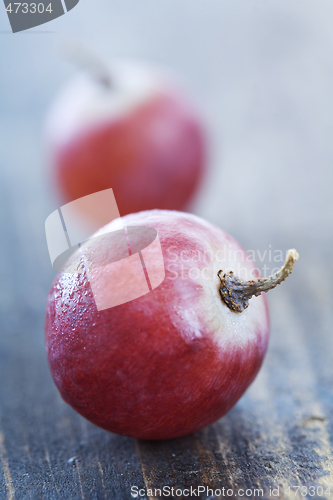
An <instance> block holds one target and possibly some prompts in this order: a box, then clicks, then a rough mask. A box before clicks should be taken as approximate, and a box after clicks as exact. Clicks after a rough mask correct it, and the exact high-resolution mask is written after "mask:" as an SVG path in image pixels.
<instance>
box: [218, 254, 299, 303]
mask: <svg viewBox="0 0 333 500" xmlns="http://www.w3.org/2000/svg"><path fill="white" fill-rule="evenodd" d="M296 260H298V253H297V252H296V250H294V249H292V250H288V252H287V257H286V260H285V262H284V264H283V266H282V267H281V269H280V270H279V271H278V272H277V273H275V274H273V275H272V276H269V277H268V278H259V279H258V280H251V281H244V280H242V279H241V278H238V277H237V276H235V275H234V272H233V271H229V272H228V273H223V271H222V270H220V271H219V272H218V273H217V275H218V277H219V278H220V281H221V286H220V295H221V299H222V300H223V302H224V303H225V304H226V305H227V306H228V307H229V309H231V310H232V311H234V312H242V311H244V309H246V308H247V307H248V306H249V300H250V298H251V297H253V296H257V295H260V294H261V292H268V290H272V289H273V288H275V287H276V285H279V284H280V283H282V281H284V280H285V279H286V278H287V276H288V275H289V274H290V273H291V271H292V270H293V267H294V264H295V262H296Z"/></svg>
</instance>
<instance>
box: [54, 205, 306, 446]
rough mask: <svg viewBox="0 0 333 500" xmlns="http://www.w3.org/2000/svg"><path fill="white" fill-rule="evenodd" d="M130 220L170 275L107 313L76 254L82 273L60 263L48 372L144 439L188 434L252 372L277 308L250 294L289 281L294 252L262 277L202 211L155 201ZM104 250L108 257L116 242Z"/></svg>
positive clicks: (90, 410) (122, 430) (81, 407)
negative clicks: (146, 230) (153, 234)
mask: <svg viewBox="0 0 333 500" xmlns="http://www.w3.org/2000/svg"><path fill="white" fill-rule="evenodd" d="M123 222H124V224H125V225H126V226H149V227H153V228H155V229H156V230H157V233H158V236H159V239H160V242H161V246H162V251H163V257H164V264H165V279H164V281H163V282H162V284H161V285H160V286H158V287H157V288H156V289H155V290H153V291H151V292H150V293H147V294H146V295H144V296H142V297H140V298H138V299H135V300H132V301H131V302H128V303H125V304H122V305H118V306H116V307H113V308H110V309H106V310H102V311H98V310H97V308H96V305H95V301H94V297H93V294H92V290H91V287H90V284H89V281H88V279H87V274H86V273H85V270H84V267H83V264H80V263H79V259H80V256H76V257H75V258H76V259H77V261H78V262H77V265H78V266H79V268H80V269H81V271H82V272H81V273H79V274H69V273H65V272H62V273H59V274H58V276H57V277H56V279H55V281H54V283H53V286H52V288H51V290H50V293H49V297H48V304H47V316H46V346H47V354H48V360H49V364H50V368H51V372H52V375H53V378H54V381H55V383H56V385H57V387H58V389H59V391H60V393H61V395H62V397H63V399H64V400H65V401H66V402H67V403H69V404H70V405H71V406H72V407H73V408H75V409H76V410H77V411H78V412H79V413H80V414H81V415H83V416H84V417H86V418H87V419H88V420H90V421H91V422H93V423H95V424H97V425H99V426H101V427H103V428H104V429H107V430H109V431H112V432H116V433H118V434H123V435H126V436H132V437H136V438H142V439H167V438H174V437H178V436H183V435H186V434H189V433H191V432H194V431H196V430H198V429H200V428H202V427H204V426H206V425H207V424H210V423H212V422H214V421H216V420H217V419H218V418H220V417H221V416H222V415H224V414H225V413H226V412H227V411H228V410H230V408H231V407H232V406H233V405H234V404H235V403H236V402H237V401H238V399H239V398H240V397H241V396H242V394H243V393H244V392H245V390H246V389H247V388H248V387H249V385H250V384H251V382H252V381H253V380H254V378H255V376H256V375H257V373H258V371H259V369H260V366H261V364H262V361H263V358H264V355H265V352H266V349H267V343H268V335H269V317H268V310H267V304H266V299H265V296H264V295H259V296H257V297H253V298H250V297H251V295H255V294H259V293H260V290H267V289H269V288H272V287H274V286H275V285H276V284H277V283H279V282H280V281H282V280H283V279H284V278H285V277H286V275H288V274H289V272H290V271H291V269H292V265H293V263H294V261H295V260H296V259H297V253H296V252H295V251H291V252H289V254H288V255H289V257H288V259H287V261H286V265H285V267H284V269H283V270H282V271H281V272H280V273H277V275H276V276H275V277H273V279H270V280H261V281H256V282H254V281H253V278H255V279H256V278H257V277H258V273H257V271H256V270H255V268H254V267H253V264H252V263H251V262H250V261H249V259H247V255H246V253H245V251H244V250H243V249H242V248H241V246H240V245H239V244H238V243H237V242H236V241H235V240H234V239H233V238H232V237H230V236H229V235H228V234H226V233H225V232H223V231H222V230H221V229H219V228H218V227H216V226H213V225H212V224H210V223H208V222H206V221H204V220H203V219H200V218H198V217H196V216H194V215H190V214H184V213H181V212H173V211H160V210H152V211H147V212H140V213H137V214H131V215H128V216H126V217H123ZM112 227H113V223H110V225H109V229H110V231H111V230H112ZM95 250H96V253H97V255H98V254H100V255H102V256H103V259H104V260H105V257H106V256H107V254H108V251H109V249H108V248H107V245H105V244H99V245H98V246H97V247H96V249H95ZM80 266H81V267H80ZM219 270H223V271H221V272H219V273H218V271H219ZM231 271H234V272H235V274H232V273H231ZM218 274H219V275H218ZM124 279H125V280H126V277H124ZM242 280H252V281H250V283H245V282H243V281H242ZM128 287H131V280H128ZM237 311H238V312H237Z"/></svg>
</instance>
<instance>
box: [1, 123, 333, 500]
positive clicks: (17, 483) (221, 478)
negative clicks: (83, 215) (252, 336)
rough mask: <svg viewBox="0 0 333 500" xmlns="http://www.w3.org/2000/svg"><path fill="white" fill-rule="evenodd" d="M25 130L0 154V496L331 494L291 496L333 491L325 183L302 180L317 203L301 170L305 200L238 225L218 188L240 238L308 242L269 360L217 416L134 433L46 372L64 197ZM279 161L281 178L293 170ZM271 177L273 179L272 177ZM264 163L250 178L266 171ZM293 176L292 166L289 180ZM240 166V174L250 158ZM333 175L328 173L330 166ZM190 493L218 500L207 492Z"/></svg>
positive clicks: (276, 243) (279, 299) (278, 304)
mask: <svg viewBox="0 0 333 500" xmlns="http://www.w3.org/2000/svg"><path fill="white" fill-rule="evenodd" d="M15 130H16V128H15V127H14V125H13V128H12V129H11V128H10V127H9V128H5V127H3V128H2V130H1V132H2V134H3V135H2V137H7V138H8V137H10V136H14V131H15ZM16 132H17V130H16ZM18 133H19V136H20V137H21V139H22V141H23V142H22V143H21V148H18V149H16V150H15V149H11V151H10V154H9V152H8V154H7V155H6V154H4V153H3V154H2V168H1V172H0V177H1V178H0V224H1V229H0V235H1V247H0V273H1V275H0V276H1V279H0V294H1V295H0V329H1V330H0V498H1V499H6V498H8V499H10V500H13V499H17V500H23V499H63V500H72V499H87V500H92V499H117V500H118V499H119V500H122V499H124V500H125V499H129V498H131V487H132V486H138V487H140V488H146V489H147V488H148V489H149V488H150V489H151V488H162V487H163V486H170V487H175V488H176V487H177V488H181V489H184V488H185V489H186V488H190V487H191V486H192V488H197V487H198V486H206V485H208V486H209V487H211V488H214V490H215V489H219V488H223V487H225V488H226V490H227V488H228V489H230V490H232V492H233V496H235V497H237V495H238V496H239V494H238V493H237V492H238V490H239V489H240V488H242V489H245V490H246V489H253V488H263V489H264V495H263V496H262V497H261V498H273V496H272V495H271V496H270V488H275V489H276V488H277V487H279V498H330V496H329V495H328V494H327V493H326V494H325V493H322V490H320V489H319V490H318V492H319V493H320V494H319V495H315V496H311V495H310V493H311V492H312V490H307V491H306V490H304V489H303V490H299V492H298V494H297V495H295V494H294V493H293V491H295V490H293V489H291V494H290V496H288V487H289V486H290V487H293V486H303V487H307V488H310V487H311V486H315V487H319V486H323V487H324V488H325V490H326V489H327V487H330V488H331V497H332V496H333V463H332V455H333V452H332V445H333V362H332V354H333V335H332V324H333V321H332V320H333V317H332V316H333V307H332V305H333V304H332V296H333V294H332V283H333V271H332V257H331V256H332V227H331V226H329V225H328V222H329V220H330V217H331V215H330V211H329V209H330V207H331V205H332V202H331V200H330V198H329V197H328V196H327V193H328V187H327V182H325V186H323V188H322V189H320V184H318V185H316V181H315V179H314V178H313V180H312V178H311V177H309V186H308V188H309V189H310V186H312V187H313V186H315V188H316V189H317V191H315V193H314V196H315V200H316V201H315V202H314V203H310V201H309V199H310V198H307V197H308V196H309V193H310V191H309V190H308V191H305V193H304V192H301V191H297V189H296V181H295V187H294V190H291V191H294V194H293V198H291V199H290V200H289V201H288V199H284V200H283V203H284V202H285V203H290V204H291V203H292V199H293V200H294V203H295V206H296V205H297V204H300V206H301V207H303V208H302V212H300V211H299V212H297V210H296V209H295V210H296V211H295V212H293V213H294V214H295V213H296V215H294V219H292V218H290V217H289V218H286V217H285V216H284V215H283V214H284V212H283V209H281V205H282V198H281V200H280V198H279V196H276V197H275V198H274V200H273V202H272V204H271V205H270V208H268V209H267V210H266V211H265V210H262V207H260V206H256V204H255V202H253V204H252V205H251V207H252V208H250V210H251V216H252V217H253V223H252V224H251V225H249V223H248V222H247V223H246V224H244V220H242V219H241V218H240V217H231V216H228V217H227V216H226V214H225V206H230V207H232V202H233V194H232V191H229V192H228V191H227V192H226V193H225V195H224V198H223V199H222V198H221V200H220V201H219V203H220V209H219V210H218V211H217V212H218V213H219V214H220V215H216V220H215V222H219V221H220V225H221V226H222V227H224V228H225V229H227V230H228V231H230V232H231V233H233V234H234V235H235V236H236V237H237V238H238V239H239V240H240V241H241V242H242V243H243V245H244V246H245V247H247V248H257V246H256V245H258V248H259V249H264V248H267V246H268V245H271V248H281V249H283V250H286V249H287V248H288V247H291V246H295V248H297V250H298V251H299V253H300V260H299V262H298V263H297V266H296V268H295V271H294V273H293V274H292V276H291V277H290V278H289V279H288V281H287V282H286V283H285V284H284V285H283V286H281V287H278V288H277V289H276V290H275V291H273V292H271V294H270V296H269V304H270V313H271V321H272V328H271V340H270V345H269V351H268V354H267V357H266V359H265V362H264V366H263V368H262V370H261V372H260V374H259V376H258V378H257V379H256V381H255V383H254V384H253V385H252V386H251V388H250V389H249V390H248V392H247V393H246V395H245V396H244V397H243V398H242V399H241V400H240V401H239V403H238V404H237V405H236V406H235V407H234V408H233V409H232V410H231V411H230V412H229V413H228V414H227V415H226V416H225V417H224V418H222V419H221V420H220V421H219V422H217V423H215V424H214V425H211V426H209V427H207V428H205V429H203V430H202V431H200V432H197V433H195V434H194V435H190V436H187V437H184V438H182V439H176V440H172V441H167V442H143V441H136V440H134V439H129V438H126V437H121V436H117V435H113V434H110V433H108V432H105V431H103V430H101V429H99V428H97V427H95V426H94V425H92V424H90V423H89V422H87V421H85V420H84V419H83V418H81V417H80V416H79V415H78V414H76V413H75V412H74V411H73V410H72V409H71V408H70V407H69V406H68V405H66V404H65V403H64V402H63V401H62V400H61V398H60V396H59V394H58V392H57V390H56V388H55V386H54V384H53V381H52V379H51V376H50V373H49V369H48V365H47V361H46V356H45V348H44V340H43V323H44V312H45V300H46V295H47V292H48V289H49V287H50V284H51V281H52V279H53V276H54V272H53V270H52V268H51V265H50V263H49V257H48V254H47V247H46V242H45V235H44V221H45V219H46V217H47V216H48V215H49V213H51V211H52V210H54V209H55V208H56V207H57V204H56V201H54V200H53V199H52V198H50V194H49V191H48V188H47V184H46V181H45V179H44V177H43V172H42V168H41V166H42V164H43V162H42V159H41V158H40V153H39V151H40V144H39V139H38V138H39V130H31V127H30V124H29V123H26V124H23V125H22V129H21V130H19V131H18ZM23 139H24V140H23ZM25 148H26V149H25ZM25 150H26V151H28V150H29V155H30V156H29V155H28V157H30V158H35V159H39V160H38V161H36V164H34V162H32V161H31V162H30V163H29V167H28V165H27V164H26V163H25V160H24V154H23V152H24V151H25ZM3 151H5V150H3ZM281 168H282V170H281V172H280V173H279V175H282V176H283V175H284V174H286V173H287V172H288V169H289V167H288V165H286V166H285V167H281ZM283 168H285V172H284V171H283ZM307 172H308V171H307ZM317 172H318V171H317ZM266 174H267V176H268V179H267V185H268V184H269V182H270V181H271V175H272V174H271V173H270V172H266ZM266 174H265V171H264V170H261V171H259V172H258V173H257V174H256V175H258V176H260V177H261V178H262V179H265V175H266ZM298 174H299V172H296V171H291V172H290V175H289V182H293V181H292V179H293V178H295V179H296V178H297V175H298ZM216 175H220V176H221V179H222V180H223V179H226V181H227V183H228V182H229V183H230V182H231V181H232V178H231V177H230V175H233V174H228V171H224V170H223V169H222V170H221V173H219V172H217V173H216ZM228 175H229V177H228ZM238 175H244V176H245V175H246V166H245V165H244V167H243V170H241V167H239V170H238ZM316 175H317V174H316ZM321 175H322V176H323V171H322V172H321ZM325 175H326V176H327V177H326V180H327V179H330V180H331V181H332V174H329V171H328V170H327V171H326V174H325ZM293 176H294V177H293ZM329 176H330V177H329ZM316 178H317V177H316ZM263 182H264V181H263ZM328 184H329V183H328ZM331 184H332V182H331ZM316 186H317V187H316ZM303 187H304V186H303ZM321 193H323V196H324V199H323V198H322V199H321V196H320V195H321ZM312 194H313V192H312ZM304 197H305V198H307V199H305V198H304ZM226 202H227V203H226ZM307 204H308V209H306V207H307ZM216 206H217V207H218V206H219V205H218V202H216ZM267 206H268V205H267ZM325 207H326V209H327V207H328V213H327V210H326V211H325V210H323V208H325ZM243 208H244V209H245V208H246V207H245V206H244V207H243ZM239 210H240V209H239ZM306 210H307V211H306ZM267 212H268V213H269V216H270V221H269V223H268V222H267V224H266V218H265V217H266V215H265V213H267ZM281 214H282V215H281ZM297 214H298V215H297ZM297 217H299V218H297ZM325 217H326V219H325ZM313 220H317V221H318V223H317V224H312V222H311V221H313ZM258 221H259V222H260V223H258ZM309 221H310V222H309ZM323 221H324V222H323ZM303 222H304V223H303ZM233 228H234V231H233ZM226 490H225V495H224V497H226V496H227V494H226ZM325 490H324V491H325ZM185 493H186V492H185ZM229 493H230V492H229ZM275 493H276V490H275ZM306 493H307V494H306ZM257 496H258V495H257ZM150 497H151V498H154V496H150ZM192 497H193V498H202V499H204V498H208V497H209V498H210V499H213V498H224V497H223V496H220V497H219V496H215V493H212V492H208V495H207V494H206V493H204V494H200V495H199V496H196V497H195V496H194V495H193V496H192ZM140 498H148V496H147V495H146V496H142V497H140ZM165 498H166V497H165ZM170 498H172V497H170ZM178 498H185V496H184V497H181V496H179V497H178ZM239 498H240V496H239ZM248 498H252V496H251V494H250V493H249V495H248Z"/></svg>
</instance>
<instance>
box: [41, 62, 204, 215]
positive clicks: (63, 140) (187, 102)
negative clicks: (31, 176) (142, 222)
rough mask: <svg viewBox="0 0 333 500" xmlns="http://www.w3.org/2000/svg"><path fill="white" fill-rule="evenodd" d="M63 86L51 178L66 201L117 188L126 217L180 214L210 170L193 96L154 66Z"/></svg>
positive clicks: (121, 67) (52, 137)
mask: <svg viewBox="0 0 333 500" xmlns="http://www.w3.org/2000/svg"><path fill="white" fill-rule="evenodd" d="M101 71H102V73H103V74H102V76H101V75H100V74H98V75H97V77H93V76H91V75H90V74H88V75H86V74H82V75H80V76H79V77H77V78H76V79H74V80H73V81H72V82H70V84H69V85H68V86H67V87H65V88H64V89H63V91H62V92H61V93H60V95H59V97H58V98H57V99H56V100H55V102H54V104H53V106H52V109H51V111H50V113H49V117H48V121H47V145H48V150H49V153H50V162H51V165H52V175H53V178H54V180H55V181H56V184H57V186H58V187H59V192H60V194H61V195H62V198H63V200H64V201H65V202H68V201H72V200H75V199H77V198H81V197H83V196H86V195H89V194H91V193H95V192H98V191H102V190H104V189H108V188H112V189H113V190H114V192H115V194H116V198H117V203H118V207H119V211H120V213H121V214H122V215H125V214H128V213H132V212H138V211H140V210H147V209H152V208H163V209H165V208H167V209H173V210H183V209H185V208H186V207H187V204H188V203H189V201H190V199H191V198H192V196H193V194H194V193H195V191H196V189H197V188H198V186H199V184H200V180H201V177H202V174H203V171H204V167H205V162H206V159H205V156H206V140H205V133H204V126H203V124H202V121H201V119H200V118H199V114H198V112H197V111H196V109H195V106H194V105H193V103H192V101H191V99H189V98H188V97H187V95H186V93H185V92H184V91H183V90H181V89H180V86H179V85H178V84H177V83H175V82H174V80H173V78H170V77H169V76H166V75H165V74H162V73H161V72H160V71H158V70H156V69H155V68H154V67H150V66H149V65H144V64H138V63H130V62H124V61H122V62H118V63H117V62H114V63H113V64H112V65H111V67H110V68H107V69H104V68H103V69H102V70H101Z"/></svg>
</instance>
